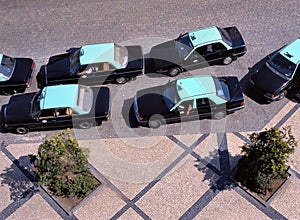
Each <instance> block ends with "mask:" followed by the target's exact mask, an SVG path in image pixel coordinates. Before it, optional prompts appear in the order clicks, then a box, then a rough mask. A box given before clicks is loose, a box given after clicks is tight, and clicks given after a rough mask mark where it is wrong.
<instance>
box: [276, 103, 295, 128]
mask: <svg viewBox="0 0 300 220" xmlns="http://www.w3.org/2000/svg"><path fill="white" fill-rule="evenodd" d="M299 107H300V104H297V105H295V106H294V107H293V108H292V109H291V110H290V111H289V112H288V113H287V114H286V115H285V116H283V118H282V119H281V120H280V121H279V122H278V123H277V124H276V125H275V127H281V126H282V125H283V124H284V123H285V122H286V121H287V120H288V119H289V118H290V117H291V116H292V115H293V114H294V113H295V112H296V111H297V110H298V108H299Z"/></svg>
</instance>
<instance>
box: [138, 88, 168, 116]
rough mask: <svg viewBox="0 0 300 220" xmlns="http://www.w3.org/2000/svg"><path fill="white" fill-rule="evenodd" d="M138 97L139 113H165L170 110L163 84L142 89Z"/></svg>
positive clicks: (141, 114) (144, 114) (146, 114)
mask: <svg viewBox="0 0 300 220" xmlns="http://www.w3.org/2000/svg"><path fill="white" fill-rule="evenodd" d="M136 97H137V103H138V110H139V114H140V116H142V117H147V116H151V115H154V114H164V113H167V112H168V111H169V109H168V108H167V106H166V104H165V102H164V100H163V96H162V86H156V87H152V88H148V89H143V90H140V91H138V92H137V95H136Z"/></svg>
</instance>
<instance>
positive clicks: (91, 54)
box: [79, 43, 122, 69]
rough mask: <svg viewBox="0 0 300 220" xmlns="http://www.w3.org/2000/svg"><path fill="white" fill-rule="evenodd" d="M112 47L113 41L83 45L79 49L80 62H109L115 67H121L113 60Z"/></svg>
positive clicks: (113, 52)
mask: <svg viewBox="0 0 300 220" xmlns="http://www.w3.org/2000/svg"><path fill="white" fill-rule="evenodd" d="M114 47H115V44H114V43H105V44H90V45H83V46H82V47H81V49H80V56H79V60H80V64H81V65H87V64H92V63H104V62H109V63H111V64H112V65H114V66H115V67H116V68H117V69H121V68H122V66H121V65H120V64H119V63H117V62H116V61H115V48H114Z"/></svg>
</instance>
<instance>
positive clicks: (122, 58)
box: [114, 44, 128, 68]
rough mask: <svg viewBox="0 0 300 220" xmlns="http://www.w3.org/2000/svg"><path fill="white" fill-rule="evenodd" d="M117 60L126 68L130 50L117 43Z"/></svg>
mask: <svg viewBox="0 0 300 220" xmlns="http://www.w3.org/2000/svg"><path fill="white" fill-rule="evenodd" d="M114 58H115V61H116V62H117V63H119V64H120V65H121V67H122V68H125V67H126V66H127V63H128V50H127V48H126V47H122V46H119V45H117V44H115V57H114Z"/></svg>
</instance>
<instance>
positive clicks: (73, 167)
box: [31, 129, 95, 198]
mask: <svg viewBox="0 0 300 220" xmlns="http://www.w3.org/2000/svg"><path fill="white" fill-rule="evenodd" d="M87 158H88V150H87V149H83V148H80V147H79V145H78V142H77V140H76V139H74V138H72V137H71V132H70V130H69V129H68V130H66V131H64V132H62V133H61V134H58V135H53V136H52V138H51V139H46V140H45V142H44V143H43V144H41V145H40V146H39V149H38V155H37V156H36V159H37V160H36V168H37V171H36V175H37V177H38V180H39V184H41V185H45V186H47V187H48V188H49V189H50V190H51V191H52V192H53V193H54V195H57V196H69V195H75V196H76V197H78V198H80V197H84V196H85V195H86V194H87V193H88V192H89V191H90V190H92V189H94V188H95V182H94V177H93V176H92V174H91V173H90V170H89V169H88V167H87V162H88V160H87ZM31 159H34V157H32V156H31Z"/></svg>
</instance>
